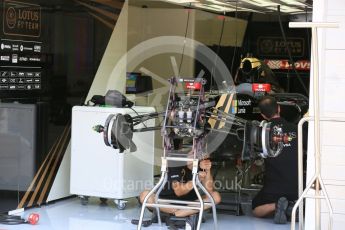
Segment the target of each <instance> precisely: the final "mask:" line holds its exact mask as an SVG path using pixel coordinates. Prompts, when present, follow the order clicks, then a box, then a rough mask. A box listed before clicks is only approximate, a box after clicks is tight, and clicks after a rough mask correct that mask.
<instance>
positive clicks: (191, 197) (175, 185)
mask: <svg viewBox="0 0 345 230" xmlns="http://www.w3.org/2000/svg"><path fill="white" fill-rule="evenodd" d="M168 163H169V165H168V183H167V184H166V186H165V188H164V189H163V191H162V192H161V194H160V198H161V199H169V200H170V199H173V200H184V201H196V200H197V199H198V197H197V195H196V193H195V191H194V189H193V182H192V179H193V174H192V167H193V165H192V162H191V163H188V165H181V162H168ZM211 167H212V163H211V161H210V160H208V159H205V160H201V161H200V163H199V172H198V173H199V175H198V176H199V179H200V181H201V183H202V184H203V185H204V187H205V188H206V190H207V191H208V192H209V193H210V194H211V196H212V197H213V199H214V201H215V203H216V204H219V203H220V201H221V196H220V194H219V193H218V192H216V191H215V190H214V183H213V177H212V173H211ZM148 193H149V191H144V192H142V193H141V194H140V202H141V203H143V201H144V199H145V197H146V195H147V194H148ZM154 197H155V195H153V196H151V197H150V198H149V199H148V203H154ZM202 197H203V199H204V201H208V198H207V196H206V195H204V196H202ZM208 208H210V207H209V206H205V209H208ZM160 210H161V211H162V212H164V213H167V214H171V215H174V216H176V217H189V216H192V215H194V214H197V213H198V212H199V211H198V210H187V209H171V208H161V209H160ZM194 216H195V215H194Z"/></svg>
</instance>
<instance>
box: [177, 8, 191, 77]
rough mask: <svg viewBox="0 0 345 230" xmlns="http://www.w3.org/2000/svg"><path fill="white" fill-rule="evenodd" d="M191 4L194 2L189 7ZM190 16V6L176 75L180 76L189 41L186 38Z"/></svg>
mask: <svg viewBox="0 0 345 230" xmlns="http://www.w3.org/2000/svg"><path fill="white" fill-rule="evenodd" d="M191 6H192V3H190V5H189V7H191ZM189 18H190V8H189V9H188V15H187V23H186V31H185V34H184V41H183V48H182V56H181V62H180V66H179V70H178V76H176V77H180V74H181V69H182V63H183V58H184V50H185V48H186V42H187V41H186V39H187V34H188V29H189Z"/></svg>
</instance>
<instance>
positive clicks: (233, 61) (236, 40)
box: [230, 1, 238, 71]
mask: <svg viewBox="0 0 345 230" xmlns="http://www.w3.org/2000/svg"><path fill="white" fill-rule="evenodd" d="M237 3H238V1H236V8H235V19H236V22H235V23H236V26H235V29H236V32H235V48H234V53H233V55H232V60H231V68H230V71H232V70H233V69H234V64H235V57H236V52H237V46H238V44H237V42H238V30H237V29H238V27H237V19H238V5H237Z"/></svg>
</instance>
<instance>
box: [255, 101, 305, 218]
mask: <svg viewBox="0 0 345 230" xmlns="http://www.w3.org/2000/svg"><path fill="white" fill-rule="evenodd" d="M259 108H260V111H261V115H262V116H263V118H264V119H266V120H268V121H269V122H272V126H271V127H274V126H279V127H282V130H283V133H287V134H288V135H289V137H291V140H290V141H289V142H288V143H284V148H283V150H282V152H281V154H280V155H278V156H277V157H275V158H266V159H265V176H264V185H263V188H262V189H261V191H260V192H259V193H258V194H257V195H256V197H255V198H254V199H253V202H252V208H253V214H254V216H256V217H269V216H272V215H274V222H275V223H277V224H285V223H286V222H287V221H288V218H289V217H291V211H292V208H293V205H294V202H295V201H296V200H297V199H298V148H297V126H296V125H294V124H292V123H288V122H287V121H286V120H284V119H283V118H281V117H280V107H279V105H278V103H277V101H276V100H275V98H273V97H271V96H266V97H264V98H263V99H262V100H261V101H260V103H259Z"/></svg>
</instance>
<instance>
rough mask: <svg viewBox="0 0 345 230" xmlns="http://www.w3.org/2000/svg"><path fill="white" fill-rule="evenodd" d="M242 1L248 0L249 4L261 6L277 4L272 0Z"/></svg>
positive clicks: (243, 0)
mask: <svg viewBox="0 0 345 230" xmlns="http://www.w3.org/2000/svg"><path fill="white" fill-rule="evenodd" d="M242 2H246V3H248V4H251V5H255V6H260V7H268V6H272V5H277V4H275V3H273V2H272V1H268V0H242Z"/></svg>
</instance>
